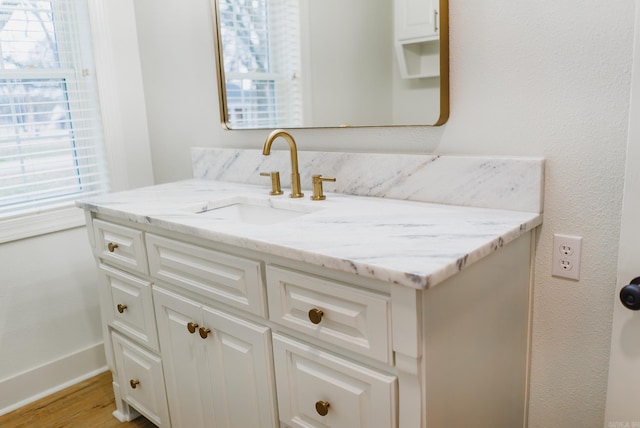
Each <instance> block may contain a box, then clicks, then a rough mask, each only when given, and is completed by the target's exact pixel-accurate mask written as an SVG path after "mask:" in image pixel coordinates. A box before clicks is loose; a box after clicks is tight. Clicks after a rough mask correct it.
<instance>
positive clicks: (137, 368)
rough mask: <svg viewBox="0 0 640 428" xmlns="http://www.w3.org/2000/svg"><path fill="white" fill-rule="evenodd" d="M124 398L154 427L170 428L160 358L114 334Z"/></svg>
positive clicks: (119, 377) (118, 371) (114, 346)
mask: <svg viewBox="0 0 640 428" xmlns="http://www.w3.org/2000/svg"><path fill="white" fill-rule="evenodd" d="M112 340H113V350H114V354H115V360H116V370H117V373H118V382H119V383H120V391H121V393H122V398H123V399H124V400H125V401H126V402H127V403H129V404H130V405H131V406H133V407H134V408H135V409H136V410H137V411H139V412H140V413H142V414H143V415H144V416H145V417H147V419H149V420H150V421H151V422H153V423H154V424H156V425H158V426H160V427H164V426H169V410H168V406H167V395H166V392H165V388H164V376H163V374H162V362H161V360H160V357H158V356H156V355H154V354H152V353H150V352H147V351H145V350H144V349H142V348H140V347H139V346H137V345H136V344H134V343H133V342H131V341H129V340H127V339H125V338H124V337H123V336H121V335H119V334H118V333H115V332H114V333H113V334H112Z"/></svg>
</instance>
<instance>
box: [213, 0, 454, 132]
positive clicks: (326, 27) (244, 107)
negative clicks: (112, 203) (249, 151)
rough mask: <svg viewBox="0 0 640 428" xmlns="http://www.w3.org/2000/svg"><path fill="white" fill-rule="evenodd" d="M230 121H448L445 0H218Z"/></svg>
mask: <svg viewBox="0 0 640 428" xmlns="http://www.w3.org/2000/svg"><path fill="white" fill-rule="evenodd" d="M212 8H213V12H214V19H215V24H216V25H215V28H216V31H215V35H216V40H215V46H216V61H217V68H218V89H219V94H220V114H221V120H222V123H223V124H224V126H226V127H227V128H228V129H264V128H268V129H272V128H289V129H291V128H320V127H362V126H415V125H442V124H443V123H445V122H446V121H447V119H448V116H449V40H448V0H379V1H371V0H212Z"/></svg>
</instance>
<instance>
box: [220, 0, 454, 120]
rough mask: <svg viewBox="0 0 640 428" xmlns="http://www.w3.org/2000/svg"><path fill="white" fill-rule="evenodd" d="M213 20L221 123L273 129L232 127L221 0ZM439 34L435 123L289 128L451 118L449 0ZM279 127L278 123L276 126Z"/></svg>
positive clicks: (443, 1)
mask: <svg viewBox="0 0 640 428" xmlns="http://www.w3.org/2000/svg"><path fill="white" fill-rule="evenodd" d="M211 11H212V20H213V23H214V29H213V30H214V31H213V36H214V48H215V58H216V74H217V80H218V82H217V83H218V102H219V111H220V122H221V123H222V125H223V127H224V128H225V129H227V130H235V131H241V130H249V129H272V128H258V127H256V128H253V127H252V128H232V127H231V126H230V123H229V112H228V106H227V89H226V85H225V72H224V60H223V54H222V38H221V35H220V31H219V28H220V13H219V8H218V0H211ZM438 18H439V26H440V28H439V34H440V40H439V43H440V45H439V46H440V53H439V69H440V77H439V78H440V114H439V117H438V119H437V120H436V122H435V123H433V124H412V125H404V124H402V125H393V124H391V125H378V124H374V125H335V126H299V127H286V128H287V129H336V128H375V127H378V128H392V127H415V126H441V125H444V124H445V123H446V122H447V120H448V119H449V1H448V0H439V14H438ZM276 127H277V126H276Z"/></svg>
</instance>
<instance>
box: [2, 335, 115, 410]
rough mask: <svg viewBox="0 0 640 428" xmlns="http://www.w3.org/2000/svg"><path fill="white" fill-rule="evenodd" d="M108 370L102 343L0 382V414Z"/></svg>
mask: <svg viewBox="0 0 640 428" xmlns="http://www.w3.org/2000/svg"><path fill="white" fill-rule="evenodd" d="M107 370H108V367H107V363H106V360H105V353H104V344H103V343H102V342H100V343H97V344H95V345H93V346H90V347H88V348H86V349H82V350H80V351H78V352H75V353H73V354H70V355H67V356H66V357H63V358H60V359H58V360H55V361H52V362H50V363H48V364H44V365H42V366H40V367H36V368H34V369H32V370H29V371H26V372H23V373H20V374H18V375H16V376H13V377H10V378H7V379H4V380H2V381H0V415H4V414H6V413H9V412H11V411H13V410H16V409H18V408H20V407H22V406H24V405H26V404H29V403H32V402H34V401H36V400H39V399H40V398H43V397H46V396H47V395H50V394H53V393H54V392H58V391H60V390H62V389H64V388H67V387H69V386H71V385H75V384H76V383H78V382H82V381H83V380H86V379H88V378H90V377H93V376H96V375H98V374H100V373H103V372H105V371H107Z"/></svg>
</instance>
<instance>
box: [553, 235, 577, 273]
mask: <svg viewBox="0 0 640 428" xmlns="http://www.w3.org/2000/svg"><path fill="white" fill-rule="evenodd" d="M581 255H582V236H570V235H561V234H558V233H555V234H554V235H553V255H552V257H551V263H552V267H551V275H553V276H557V277H560V278H567V279H575V280H579V279H580V258H581Z"/></svg>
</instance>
